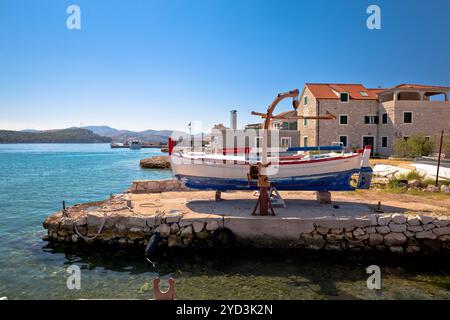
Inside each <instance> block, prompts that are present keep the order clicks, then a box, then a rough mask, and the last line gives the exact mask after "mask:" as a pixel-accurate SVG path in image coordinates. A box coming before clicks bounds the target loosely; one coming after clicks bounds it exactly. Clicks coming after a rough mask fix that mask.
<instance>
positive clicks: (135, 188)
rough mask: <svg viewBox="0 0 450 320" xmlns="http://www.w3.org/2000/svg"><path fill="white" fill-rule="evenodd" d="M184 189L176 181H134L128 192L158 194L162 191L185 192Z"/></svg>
mask: <svg viewBox="0 0 450 320" xmlns="http://www.w3.org/2000/svg"><path fill="white" fill-rule="evenodd" d="M186 190H189V189H188V188H186V187H185V186H184V185H183V184H182V183H181V182H180V181H179V180H178V179H167V180H135V181H133V183H132V185H131V188H130V192H132V193H158V192H164V191H186Z"/></svg>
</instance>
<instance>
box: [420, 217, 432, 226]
mask: <svg viewBox="0 0 450 320" xmlns="http://www.w3.org/2000/svg"><path fill="white" fill-rule="evenodd" d="M418 218H419V220H420V223H421V224H428V223H431V222H433V220H434V218H433V217H429V216H423V215H420V216H418Z"/></svg>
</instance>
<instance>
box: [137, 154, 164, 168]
mask: <svg viewBox="0 0 450 320" xmlns="http://www.w3.org/2000/svg"><path fill="white" fill-rule="evenodd" d="M139 164H140V165H141V167H142V168H149V169H170V161H169V157H168V156H154V157H151V158H146V159H142V160H141V161H140V162H139Z"/></svg>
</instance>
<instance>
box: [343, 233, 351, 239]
mask: <svg viewBox="0 0 450 320" xmlns="http://www.w3.org/2000/svg"><path fill="white" fill-rule="evenodd" d="M344 236H345V239H353V232H345V233H344Z"/></svg>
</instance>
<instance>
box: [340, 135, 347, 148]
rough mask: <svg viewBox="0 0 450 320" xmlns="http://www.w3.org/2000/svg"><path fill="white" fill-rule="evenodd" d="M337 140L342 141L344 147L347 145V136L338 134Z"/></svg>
mask: <svg viewBox="0 0 450 320" xmlns="http://www.w3.org/2000/svg"><path fill="white" fill-rule="evenodd" d="M339 142H341V143H342V145H343V146H344V147H346V146H347V136H339Z"/></svg>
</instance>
